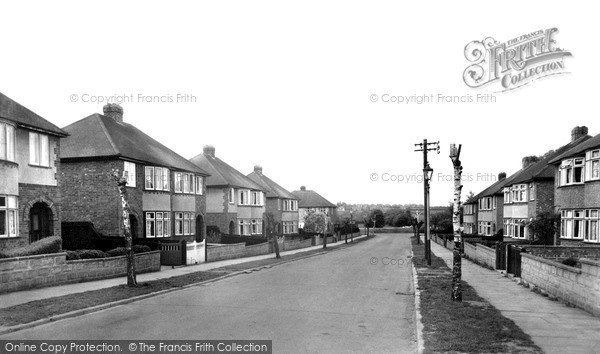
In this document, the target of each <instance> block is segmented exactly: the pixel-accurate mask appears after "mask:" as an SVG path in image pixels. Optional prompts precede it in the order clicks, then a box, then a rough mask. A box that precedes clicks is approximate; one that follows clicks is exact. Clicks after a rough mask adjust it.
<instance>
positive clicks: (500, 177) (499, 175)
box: [498, 172, 506, 181]
mask: <svg viewBox="0 0 600 354" xmlns="http://www.w3.org/2000/svg"><path fill="white" fill-rule="evenodd" d="M505 178H506V172H500V173H498V181H502V180H503V179H505Z"/></svg>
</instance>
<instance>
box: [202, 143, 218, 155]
mask: <svg viewBox="0 0 600 354" xmlns="http://www.w3.org/2000/svg"><path fill="white" fill-rule="evenodd" d="M203 152H204V156H210V157H215V147H214V146H212V145H206V146H205V147H204V151H203Z"/></svg>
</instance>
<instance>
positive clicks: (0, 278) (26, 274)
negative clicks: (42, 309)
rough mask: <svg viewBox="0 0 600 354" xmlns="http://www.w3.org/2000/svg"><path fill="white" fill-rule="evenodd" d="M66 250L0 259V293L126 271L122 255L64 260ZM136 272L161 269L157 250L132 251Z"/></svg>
mask: <svg viewBox="0 0 600 354" xmlns="http://www.w3.org/2000/svg"><path fill="white" fill-rule="evenodd" d="M66 255H67V254H66V253H55V254H45V255H38V256H27V257H15V258H5V259H0V293H5V292H11V291H19V290H26V289H33V288H41V287H46V286H55V285H62V284H68V283H80V282H84V281H92V280H99V279H106V278H116V277H120V276H125V275H126V274H127V260H126V257H125V256H118V257H108V258H98V259H79V260H72V261H67V260H66ZM135 267H136V273H147V272H156V271H159V270H160V251H152V252H148V253H138V254H136V255H135Z"/></svg>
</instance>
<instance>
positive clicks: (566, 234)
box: [560, 210, 597, 239]
mask: <svg viewBox="0 0 600 354" xmlns="http://www.w3.org/2000/svg"><path fill="white" fill-rule="evenodd" d="M560 214H561V217H560V237H562V238H570V239H583V237H584V234H585V233H586V230H585V227H586V220H585V215H586V211H584V210H561V212H560ZM587 215H588V216H590V215H593V214H592V213H587ZM595 215H597V214H595ZM589 218H590V219H592V218H591V216H590V217H589Z"/></svg>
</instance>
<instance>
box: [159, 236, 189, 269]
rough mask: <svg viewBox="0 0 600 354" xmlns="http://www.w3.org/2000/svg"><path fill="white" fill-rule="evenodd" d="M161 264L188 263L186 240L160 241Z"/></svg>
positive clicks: (177, 264) (175, 264) (176, 264)
mask: <svg viewBox="0 0 600 354" xmlns="http://www.w3.org/2000/svg"><path fill="white" fill-rule="evenodd" d="M160 264H162V265H170V266H179V265H185V264H186V244H185V240H181V241H169V240H163V241H161V243H160Z"/></svg>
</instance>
